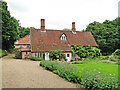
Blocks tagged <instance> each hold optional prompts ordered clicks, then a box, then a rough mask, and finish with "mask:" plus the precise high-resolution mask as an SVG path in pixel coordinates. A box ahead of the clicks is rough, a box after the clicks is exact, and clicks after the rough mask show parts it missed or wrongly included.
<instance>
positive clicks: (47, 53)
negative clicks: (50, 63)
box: [45, 52, 49, 60]
mask: <svg viewBox="0 0 120 90" xmlns="http://www.w3.org/2000/svg"><path fill="white" fill-rule="evenodd" d="M45 60H49V52H46V53H45Z"/></svg>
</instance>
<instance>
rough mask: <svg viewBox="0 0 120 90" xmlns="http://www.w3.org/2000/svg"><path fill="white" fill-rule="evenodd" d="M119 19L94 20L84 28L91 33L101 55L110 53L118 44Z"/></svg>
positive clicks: (119, 34)
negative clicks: (101, 21) (100, 21)
mask: <svg viewBox="0 0 120 90" xmlns="http://www.w3.org/2000/svg"><path fill="white" fill-rule="evenodd" d="M119 19H120V18H116V19H115V20H113V21H109V20H105V21H104V22H103V23H99V22H96V21H94V22H93V23H90V24H89V25H88V26H87V28H86V30H84V32H91V33H92V35H93V37H94V38H95V40H96V42H97V44H98V45H99V48H100V49H101V51H102V54H103V55H108V54H112V53H113V52H114V51H115V50H116V49H118V48H119V46H120V33H119V31H120V30H119V29H120V25H119V23H118V21H119Z"/></svg>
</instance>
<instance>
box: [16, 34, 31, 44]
mask: <svg viewBox="0 0 120 90" xmlns="http://www.w3.org/2000/svg"><path fill="white" fill-rule="evenodd" d="M14 44H30V42H29V35H26V36H25V37H23V38H21V39H20V40H18V43H17V41H16V42H15V43H14Z"/></svg>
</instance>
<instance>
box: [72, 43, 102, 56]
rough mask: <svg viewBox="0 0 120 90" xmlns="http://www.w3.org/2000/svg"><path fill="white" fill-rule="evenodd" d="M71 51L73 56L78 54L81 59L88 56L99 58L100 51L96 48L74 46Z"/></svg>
mask: <svg viewBox="0 0 120 90" xmlns="http://www.w3.org/2000/svg"><path fill="white" fill-rule="evenodd" d="M72 50H73V55H74V54H78V55H79V56H80V57H81V58H88V57H90V56H94V57H96V56H101V55H102V54H101V52H100V49H98V48H93V47H92V46H84V47H83V46H76V45H74V47H73V48H72Z"/></svg>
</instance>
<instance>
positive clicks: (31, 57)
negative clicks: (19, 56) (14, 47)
mask: <svg viewBox="0 0 120 90" xmlns="http://www.w3.org/2000/svg"><path fill="white" fill-rule="evenodd" d="M29 58H30V60H33V61H43V60H44V59H43V58H38V57H33V56H30V57H29Z"/></svg>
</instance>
